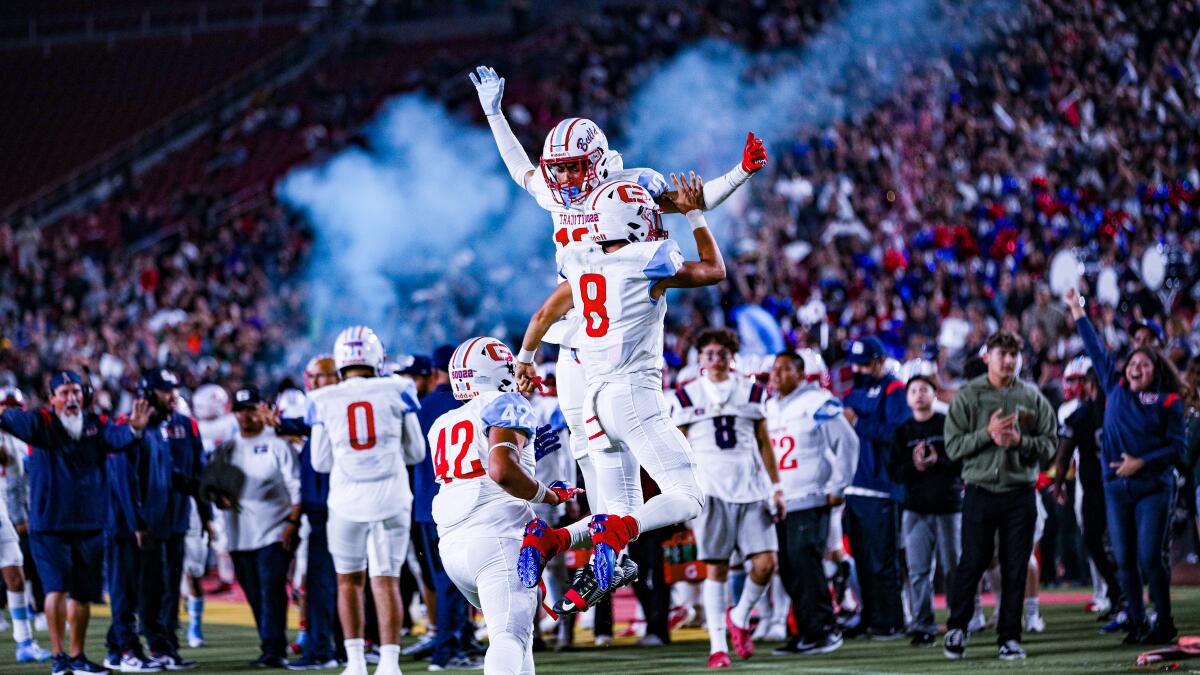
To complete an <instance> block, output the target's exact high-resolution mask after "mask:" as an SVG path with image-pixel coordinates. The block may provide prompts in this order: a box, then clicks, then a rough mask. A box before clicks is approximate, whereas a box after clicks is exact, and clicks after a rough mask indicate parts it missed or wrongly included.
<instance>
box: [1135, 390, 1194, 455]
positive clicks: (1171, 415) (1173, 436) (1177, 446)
mask: <svg viewBox="0 0 1200 675" xmlns="http://www.w3.org/2000/svg"><path fill="white" fill-rule="evenodd" d="M1185 422H1186V419H1185V417H1184V413H1183V402H1182V401H1180V400H1179V399H1176V400H1175V402H1174V403H1172V404H1171V406H1170V407H1169V408H1168V409H1167V442H1166V443H1164V444H1163V445H1162V446H1161V447H1158V448H1155V449H1153V450H1151V451H1150V452H1148V453H1146V454H1144V455H1142V456H1141V459H1142V461H1144V462H1145V463H1146V465H1145V466H1144V467H1142V470H1143V471H1150V472H1152V473H1161V472H1162V471H1164V470H1166V469H1167V467H1169V466H1171V465H1172V464H1174V463H1175V460H1176V459H1178V457H1179V456H1180V455H1181V454H1182V452H1183V448H1184V445H1185V444H1186V443H1187V433H1186V431H1185V430H1186V428H1187V427H1186V424H1185Z"/></svg>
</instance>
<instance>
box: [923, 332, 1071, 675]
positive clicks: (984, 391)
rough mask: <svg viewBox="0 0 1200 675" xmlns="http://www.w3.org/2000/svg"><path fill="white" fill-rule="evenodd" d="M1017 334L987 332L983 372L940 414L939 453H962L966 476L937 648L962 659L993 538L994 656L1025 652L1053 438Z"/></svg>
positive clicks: (1053, 426)
mask: <svg viewBox="0 0 1200 675" xmlns="http://www.w3.org/2000/svg"><path fill="white" fill-rule="evenodd" d="M1021 347H1022V341H1021V338H1019V337H1017V336H1016V335H1014V334H1012V333H1009V332H1007V331H1000V332H998V333H995V334H994V335H992V336H991V337H989V338H988V340H987V352H986V354H985V355H984V361H985V362H986V363H987V367H988V371H987V374H986V375H981V376H979V377H977V378H975V379H973V380H971V381H969V382H967V384H966V385H964V386H963V387H962V388H961V389H959V390H958V393H957V394H956V395H955V397H954V400H953V401H951V402H950V412H949V414H947V415H946V431H945V438H946V454H948V455H949V456H950V458H951V459H953V460H958V461H961V462H962V463H963V464H962V467H963V468H962V477H963V481H964V482H965V483H966V492H965V494H964V496H963V514H962V558H961V560H960V561H959V563H958V569H957V570H956V572H955V574H954V583H953V585H952V586H951V588H950V593H949V599H948V601H949V605H950V620H949V621H948V622H947V631H946V638H945V640H944V642H943V651H944V653H945V655H946V657H947V658H950V659H961V658H962V657H963V655H964V653H965V651H966V644H967V633H966V629H967V624H968V623H969V622H970V620H971V614H972V613H973V611H974V600H975V591H976V588H977V587H978V586H979V579H980V578H981V577H982V576H983V573H984V571H985V570H986V569H987V568H988V567H989V566H990V565H991V563H992V560H993V559H994V555H995V544H996V541H999V542H1000V551H999V557H1000V575H1001V588H1000V622H999V624H998V625H997V627H996V633H997V636H998V637H997V641H998V643H999V645H1000V658H1001V659H1003V660H1005V661H1012V660H1015V659H1023V658H1025V652H1024V650H1022V649H1021V608H1022V606H1023V605H1024V601H1025V576H1026V572H1027V564H1028V561H1029V555H1030V553H1032V552H1033V531H1034V526H1035V524H1036V522H1037V506H1036V503H1035V501H1034V500H1035V499H1036V492H1035V490H1034V483H1036V482H1037V475H1038V470H1039V469H1041V468H1044V467H1046V466H1048V465H1049V464H1050V461H1051V460H1052V459H1053V457H1054V450H1055V447H1056V446H1057V443H1058V434H1057V420H1056V418H1055V415H1054V409H1053V408H1052V407H1051V406H1050V402H1049V401H1047V400H1046V397H1044V396H1042V394H1041V392H1039V391H1038V390H1037V388H1036V387H1034V386H1033V385H1030V384H1026V383H1024V382H1021V381H1020V380H1018V379H1017V369H1018V366H1019V363H1020V353H1021Z"/></svg>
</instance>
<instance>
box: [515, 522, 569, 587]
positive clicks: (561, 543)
mask: <svg viewBox="0 0 1200 675" xmlns="http://www.w3.org/2000/svg"><path fill="white" fill-rule="evenodd" d="M569 542H570V539H569V537H567V533H566V531H565V530H562V529H559V528H553V527H550V525H549V524H547V523H546V521H544V520H542V519H541V518H534V519H533V520H531V521H529V523H528V524H526V525H525V536H524V538H523V539H521V553H520V555H519V556H518V558H517V578H519V579H520V580H521V584H522V585H524V586H525V588H533V587H535V586H537V585H538V582H539V581H541V579H542V570H544V569H546V565H548V564H549V563H550V560H551V559H553V558H554V556H556V555H558V554H559V553H562V552H563V550H564V549H565V548H567V544H568V543H569Z"/></svg>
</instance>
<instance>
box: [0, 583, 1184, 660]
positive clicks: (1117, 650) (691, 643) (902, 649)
mask: <svg viewBox="0 0 1200 675" xmlns="http://www.w3.org/2000/svg"><path fill="white" fill-rule="evenodd" d="M1174 597H1175V598H1176V605H1175V612H1176V621H1177V622H1178V624H1179V625H1180V626H1181V627H1182V628H1183V629H1184V630H1185V631H1187V630H1188V629H1190V630H1191V631H1192V632H1200V588H1178V589H1176V591H1175V593H1174ZM214 604H216V603H214ZM98 609H99V608H98ZM214 609H215V608H214ZM225 609H227V610H232V609H233V608H225ZM1042 612H1043V615H1044V616H1045V618H1046V623H1047V625H1048V626H1049V630H1048V632H1047V633H1044V634H1042V635H1030V636H1027V637H1026V640H1025V642H1024V646H1025V649H1026V651H1028V652H1029V659H1028V660H1026V661H1024V662H1015V663H1005V662H1001V661H999V660H998V659H997V658H996V645H995V634H994V633H991V632H986V633H981V634H978V635H976V636H975V638H974V639H973V640H972V641H971V643H970V644H969V645H968V647H967V659H966V660H965V661H960V662H952V661H948V660H946V659H945V658H944V657H943V656H942V653H941V649H940V646H939V647H938V648H936V649H914V648H912V647H910V646H909V645H908V642H907V641H906V640H905V641H896V642H888V643H875V642H865V641H860V640H856V641H851V642H847V643H846V645H845V646H844V647H842V648H841V649H840V650H838V651H837V652H834V653H833V654H828V655H824V656H817V657H812V658H802V657H789V658H775V657H772V656H771V653H770V650H771V647H772V646H774V645H770V644H759V645H757V647H758V649H759V653H758V654H757V655H755V656H754V658H752V659H751V660H749V661H743V662H739V661H737V657H736V656H735V657H734V659H735V662H734V668H733V669H732V671H733V672H736V671H739V670H740V671H753V672H756V673H864V674H872V673H874V674H883V673H958V672H964V671H966V670H972V671H978V670H1004V671H1021V672H1038V673H1115V672H1129V671H1130V666H1131V665H1132V663H1133V659H1134V658H1135V657H1136V656H1137V654H1138V653H1139V652H1140V651H1142V650H1140V649H1136V648H1126V647H1122V646H1121V645H1120V644H1119V642H1118V641H1117V640H1116V639H1115V638H1112V637H1108V636H1100V635H1098V634H1097V633H1096V631H1097V628H1098V624H1097V623H1096V621H1095V619H1094V618H1093V617H1092V616H1091V615H1087V614H1084V613H1083V611H1081V609H1080V606H1079V605H1077V604H1069V605H1051V606H1043V608H1042ZM246 613H247V615H248V611H247V612H246ZM213 614H214V619H215V618H216V616H218V615H219V616H222V617H229V616H230V612H229V611H225V612H221V613H218V612H214V613H213ZM938 618H939V619H940V620H942V621H944V620H945V611H944V610H939V611H938ZM92 623H93V626H92V630H91V631H90V635H89V636H88V655H89V656H90V657H91V658H92V660H94V661H100V660H101V659H102V658H103V657H104V646H103V640H104V632H105V630H107V628H108V618H107V617H106V616H103V615H102V614H101V612H100V611H97V612H96V616H94V617H93V622H92ZM205 632H206V637H207V638H208V640H209V643H210V646H206V647H203V648H201V649H186V648H185V649H184V650H183V653H184V654H185V655H187V656H189V657H191V658H195V659H198V660H199V661H200V663H201V667H200V669H199V670H198V671H196V672H202V673H214V674H215V673H245V672H262V671H258V670H255V669H252V668H250V667H249V665H248V664H249V661H250V660H251V659H252V658H254V656H256V654H257V649H256V644H257V639H256V636H255V634H254V631H253V629H251V628H249V627H247V626H244V625H230V624H216V623H212V624H210V625H208V626H207V627H206V631H205ZM675 635H676V641H675V643H674V644H672V645H671V646H669V647H660V648H639V647H636V646H632V645H631V644H630V643H631V641H630V640H618V641H617V643H616V644H615V645H614V646H611V647H605V648H594V647H585V648H579V649H577V650H576V651H574V652H571V653H563V654H554V653H542V654H537V655H536V661H537V669H538V672H539V673H579V672H580V671H581V669H582V670H583V671H584V672H586V673H587V675H605V674H609V673H612V674H620V675H630V674H634V673H664V672H668V671H669V672H671V673H673V674H675V673H679V674H682V673H704V672H708V670H707V668H705V662H706V659H707V650H708V638H707V634H705V633H704V632H703V631H700V630H698V629H689V630H683V631H677V632H676V634H675ZM580 636H581V638H582V636H583V633H582V632H580ZM3 637H4V639H5V640H6V642H7V641H8V640H10V639H11V638H10V636H9V635H8V634H5V635H4V636H3ZM37 637H38V639H39V640H40V641H41V644H42V645H43V646H45V647H47V648H49V637H48V636H46V635H45V634H43V633H39V634H38V636H37ZM410 640H411V638H405V640H404V644H405V645H407V644H411V642H410ZM11 645H12V643H11V642H7V644H4V646H2V647H0V672H3V673H46V672H49V665H48V664H35V665H26V666H17V665H15V664H14V663H13V650H12V646H11ZM400 665H401V668H402V669H403V670H405V671H406V672H409V673H416V672H425V666H426V663H425V662H413V661H409V660H407V659H403V658H402V659H401V664H400ZM1181 665H1182V672H1187V671H1189V670H1192V671H1193V672H1195V671H1200V659H1197V660H1196V662H1195V665H1194V666H1193V667H1192V668H1190V669H1189V667H1188V662H1186V661H1185V662H1183V663H1182V664H1181ZM319 672H326V673H338V672H339V671H337V670H329V671H319ZM477 672H478V671H477Z"/></svg>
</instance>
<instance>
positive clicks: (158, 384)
mask: <svg viewBox="0 0 1200 675" xmlns="http://www.w3.org/2000/svg"><path fill="white" fill-rule="evenodd" d="M178 386H179V378H178V377H175V373H172V372H171V371H169V370H167V369H166V368H158V369H155V370H151V371H148V372H147V373H146V374H145V375H142V382H141V388H144V389H146V390H147V391H171V390H172V389H174V388H176V387H178Z"/></svg>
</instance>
